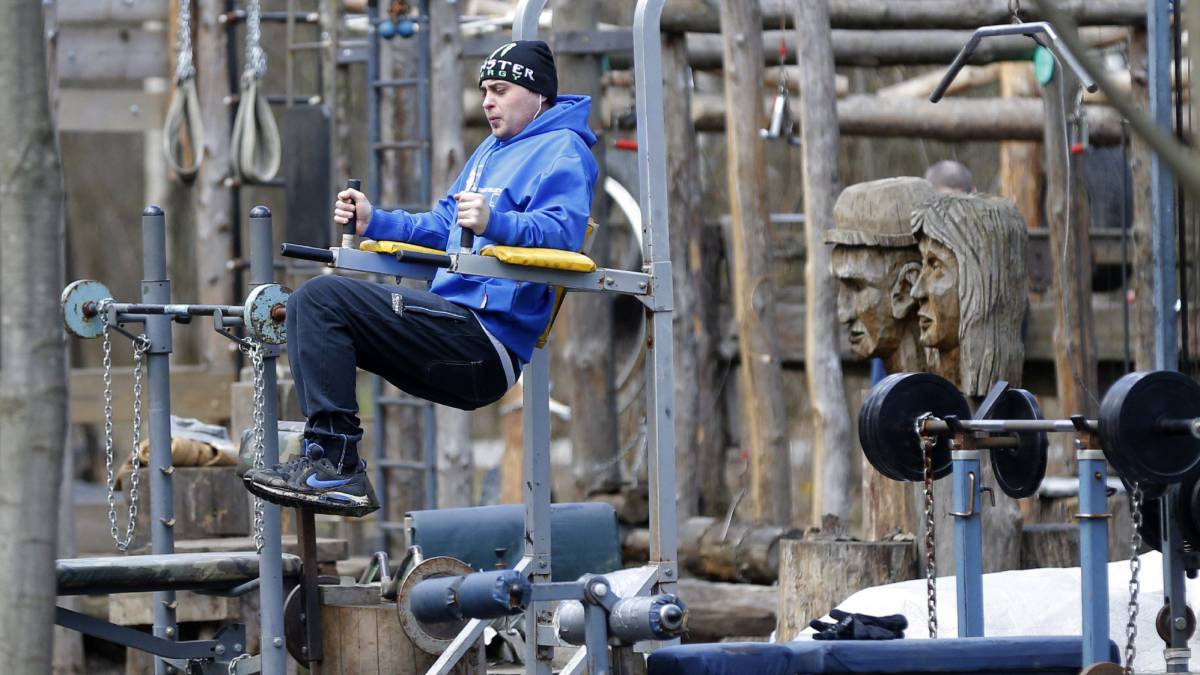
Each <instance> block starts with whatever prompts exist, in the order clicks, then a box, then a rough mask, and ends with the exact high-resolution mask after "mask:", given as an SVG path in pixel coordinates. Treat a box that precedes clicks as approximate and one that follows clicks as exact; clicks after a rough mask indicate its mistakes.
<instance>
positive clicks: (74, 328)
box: [59, 279, 113, 339]
mask: <svg viewBox="0 0 1200 675" xmlns="http://www.w3.org/2000/svg"><path fill="white" fill-rule="evenodd" d="M112 297H113V295H112V291H110V290H108V287H107V286H105V285H104V284H102V283H100V282H99V281H95V280H93V279H80V280H79V281H72V282H71V283H70V284H69V285H68V286H67V287H66V288H64V289H63V292H62V296H61V298H60V300H59V302H60V304H61V305H62V312H63V324H64V325H65V326H66V328H67V331H68V332H70V333H71V334H72V335H74V336H76V337H81V338H88V339H91V338H98V337H100V336H101V335H104V317H103V316H102V315H101V314H100V303H101V301H103V300H111V299H112Z"/></svg>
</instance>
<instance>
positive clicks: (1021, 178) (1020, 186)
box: [999, 63, 1042, 230]
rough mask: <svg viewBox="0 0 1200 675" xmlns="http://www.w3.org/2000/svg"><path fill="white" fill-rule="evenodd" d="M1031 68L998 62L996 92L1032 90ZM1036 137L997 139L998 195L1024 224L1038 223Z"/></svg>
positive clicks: (1038, 152)
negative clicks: (1008, 201) (1009, 202)
mask: <svg viewBox="0 0 1200 675" xmlns="http://www.w3.org/2000/svg"><path fill="white" fill-rule="evenodd" d="M1035 82H1036V81H1035V80H1034V79H1033V72H1032V69H1031V68H1030V66H1029V64H1027V63H1003V64H1000V95H1001V96H1003V97H1005V98H1014V97H1027V96H1032V95H1035V94H1036V87H1037V85H1036V84H1035ZM1040 146H1041V144H1040V143H1038V142H1037V141H1002V142H1001V143H1000V178H999V181H1000V190H999V193H1000V196H1001V197H1008V198H1009V199H1011V200H1013V203H1015V204H1016V205H1017V208H1018V209H1020V211H1021V215H1022V216H1024V218H1025V225H1027V226H1028V227H1029V229H1031V230H1034V229H1037V228H1039V227H1042V190H1041V187H1042V182H1041V176H1042V156H1041V147H1040Z"/></svg>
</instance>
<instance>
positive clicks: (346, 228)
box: [342, 178, 362, 248]
mask: <svg viewBox="0 0 1200 675" xmlns="http://www.w3.org/2000/svg"><path fill="white" fill-rule="evenodd" d="M346 188H347V189H349V190H362V181H361V180H359V179H357V178H351V179H350V180H347V181H346ZM353 210H354V213H352V214H350V220H347V221H346V224H345V225H343V226H342V247H343V248H350V247H352V246H353V245H354V235H355V230H356V229H358V217H357V214H358V202H355V203H354V209H353Z"/></svg>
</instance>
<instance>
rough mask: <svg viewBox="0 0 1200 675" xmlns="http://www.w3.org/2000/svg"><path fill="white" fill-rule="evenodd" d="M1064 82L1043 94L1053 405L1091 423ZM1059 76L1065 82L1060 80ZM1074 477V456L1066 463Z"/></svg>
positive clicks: (1093, 399) (1089, 333)
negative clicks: (1059, 93) (1058, 93)
mask: <svg viewBox="0 0 1200 675" xmlns="http://www.w3.org/2000/svg"><path fill="white" fill-rule="evenodd" d="M1054 76H1055V77H1058V78H1064V79H1063V81H1062V82H1061V86H1063V87H1065V97H1064V99H1058V98H1056V97H1055V96H1053V95H1051V92H1052V91H1053V90H1051V89H1047V90H1046V91H1044V92H1043V96H1042V100H1043V101H1044V103H1045V104H1046V115H1045V120H1046V141H1045V143H1044V144H1043V146H1042V147H1043V149H1044V150H1045V167H1046V224H1047V226H1048V227H1049V229H1050V256H1051V259H1052V260H1053V263H1052V264H1051V268H1052V269H1053V270H1054V283H1053V284H1052V285H1051V292H1053V293H1054V306H1055V312H1054V372H1055V381H1056V383H1057V391H1058V402H1059V405H1060V406H1061V409H1062V411H1063V412H1064V413H1065V414H1068V415H1084V416H1086V417H1088V418H1092V417H1094V416H1095V415H1096V413H1097V412H1099V410H1098V409H1099V407H1100V404H1099V400H1098V398H1097V397H1098V393H1097V382H1096V337H1095V329H1094V327H1093V325H1092V247H1091V234H1090V233H1091V213H1090V212H1089V210H1088V207H1087V187H1086V185H1084V181H1083V167H1082V166H1081V164H1080V163H1079V162H1078V161H1076V160H1075V158H1074V156H1073V155H1072V154H1071V153H1070V151H1069V150H1068V149H1067V144H1068V143H1069V140H1068V138H1067V137H1066V136H1065V133H1064V132H1065V131H1066V129H1065V128H1064V126H1065V124H1064V122H1063V119H1064V118H1063V115H1064V114H1066V111H1065V110H1063V107H1062V100H1066V101H1074V100H1075V93H1076V92H1077V91H1078V89H1079V84H1078V82H1076V81H1075V78H1074V77H1071V76H1068V75H1067V73H1066V72H1065V71H1062V70H1058V71H1057V72H1055V73H1054ZM1064 76H1065V77H1064ZM1066 459H1067V469H1068V472H1069V473H1070V472H1074V467H1075V457H1074V453H1069V454H1068V456H1067V457H1066Z"/></svg>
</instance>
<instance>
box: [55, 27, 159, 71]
mask: <svg viewBox="0 0 1200 675" xmlns="http://www.w3.org/2000/svg"><path fill="white" fill-rule="evenodd" d="M58 76H59V77H61V78H62V79H64V80H142V79H145V78H147V77H166V76H167V39H166V38H165V37H164V35H163V32H162V31H161V30H157V31H148V30H131V29H129V28H113V27H107V26H104V27H96V26H68V27H65V28H63V29H62V30H61V32H60V37H59V59H58Z"/></svg>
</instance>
